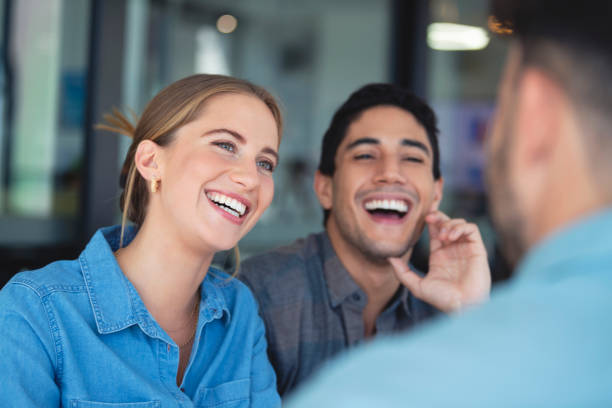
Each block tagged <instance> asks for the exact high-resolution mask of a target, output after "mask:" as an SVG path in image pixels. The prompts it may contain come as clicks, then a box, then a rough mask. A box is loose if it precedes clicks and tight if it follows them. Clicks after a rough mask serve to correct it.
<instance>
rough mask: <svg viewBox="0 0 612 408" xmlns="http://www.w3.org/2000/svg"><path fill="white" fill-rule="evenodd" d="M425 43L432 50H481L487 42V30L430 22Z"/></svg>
mask: <svg viewBox="0 0 612 408" xmlns="http://www.w3.org/2000/svg"><path fill="white" fill-rule="evenodd" d="M427 44H428V45H429V46H430V47H431V48H433V49H434V50H440V51H466V50H481V49H483V48H485V47H486V46H487V45H488V44H489V36H488V35H487V32H486V31H485V30H484V29H483V28H480V27H475V26H468V25H463V24H452V23H431V24H430V25H429V27H427Z"/></svg>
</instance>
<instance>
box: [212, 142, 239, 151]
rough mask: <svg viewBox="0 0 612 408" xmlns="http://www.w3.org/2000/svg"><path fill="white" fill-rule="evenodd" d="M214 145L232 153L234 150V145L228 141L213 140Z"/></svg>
mask: <svg viewBox="0 0 612 408" xmlns="http://www.w3.org/2000/svg"><path fill="white" fill-rule="evenodd" d="M215 146H219V147H220V148H222V149H224V150H227V151H228V152H232V153H233V152H235V151H236V146H235V145H234V144H233V143H230V142H215Z"/></svg>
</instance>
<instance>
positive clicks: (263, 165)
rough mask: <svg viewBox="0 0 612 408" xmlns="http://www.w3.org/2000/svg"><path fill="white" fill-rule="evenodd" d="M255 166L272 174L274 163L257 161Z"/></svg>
mask: <svg viewBox="0 0 612 408" xmlns="http://www.w3.org/2000/svg"><path fill="white" fill-rule="evenodd" d="M257 166H259V167H261V168H262V169H264V170H265V171H269V172H270V173H272V172H273V171H274V163H272V162H271V161H269V160H259V161H258V162H257Z"/></svg>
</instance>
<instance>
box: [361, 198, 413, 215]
mask: <svg viewBox="0 0 612 408" xmlns="http://www.w3.org/2000/svg"><path fill="white" fill-rule="evenodd" d="M365 209H366V210H368V211H373V210H393V211H397V212H402V213H405V212H407V211H408V205H407V204H406V202H404V201H402V200H372V201H368V202H367V203H365Z"/></svg>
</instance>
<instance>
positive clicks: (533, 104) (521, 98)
mask: <svg viewBox="0 0 612 408" xmlns="http://www.w3.org/2000/svg"><path fill="white" fill-rule="evenodd" d="M517 92H518V97H517V101H516V109H517V112H516V115H515V119H516V132H515V134H514V137H516V138H517V139H518V140H516V141H515V142H516V148H517V152H516V153H517V154H516V156H515V157H518V158H520V159H521V163H518V165H520V167H521V168H523V169H524V170H526V171H530V170H531V169H532V166H539V165H541V164H544V161H546V160H548V159H549V158H550V156H551V155H552V154H553V153H554V149H555V147H556V144H557V142H558V140H559V136H560V135H561V131H562V126H563V121H564V118H563V113H565V110H564V108H565V104H566V102H567V100H566V99H567V98H566V96H565V93H564V92H563V90H562V89H561V88H560V86H559V85H558V84H557V83H556V82H555V81H554V80H552V79H551V78H550V77H549V76H547V75H546V74H545V73H544V72H542V71H541V70H539V69H537V68H526V69H525V70H524V71H523V73H522V75H521V78H520V79H519V83H518V90H517Z"/></svg>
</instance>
